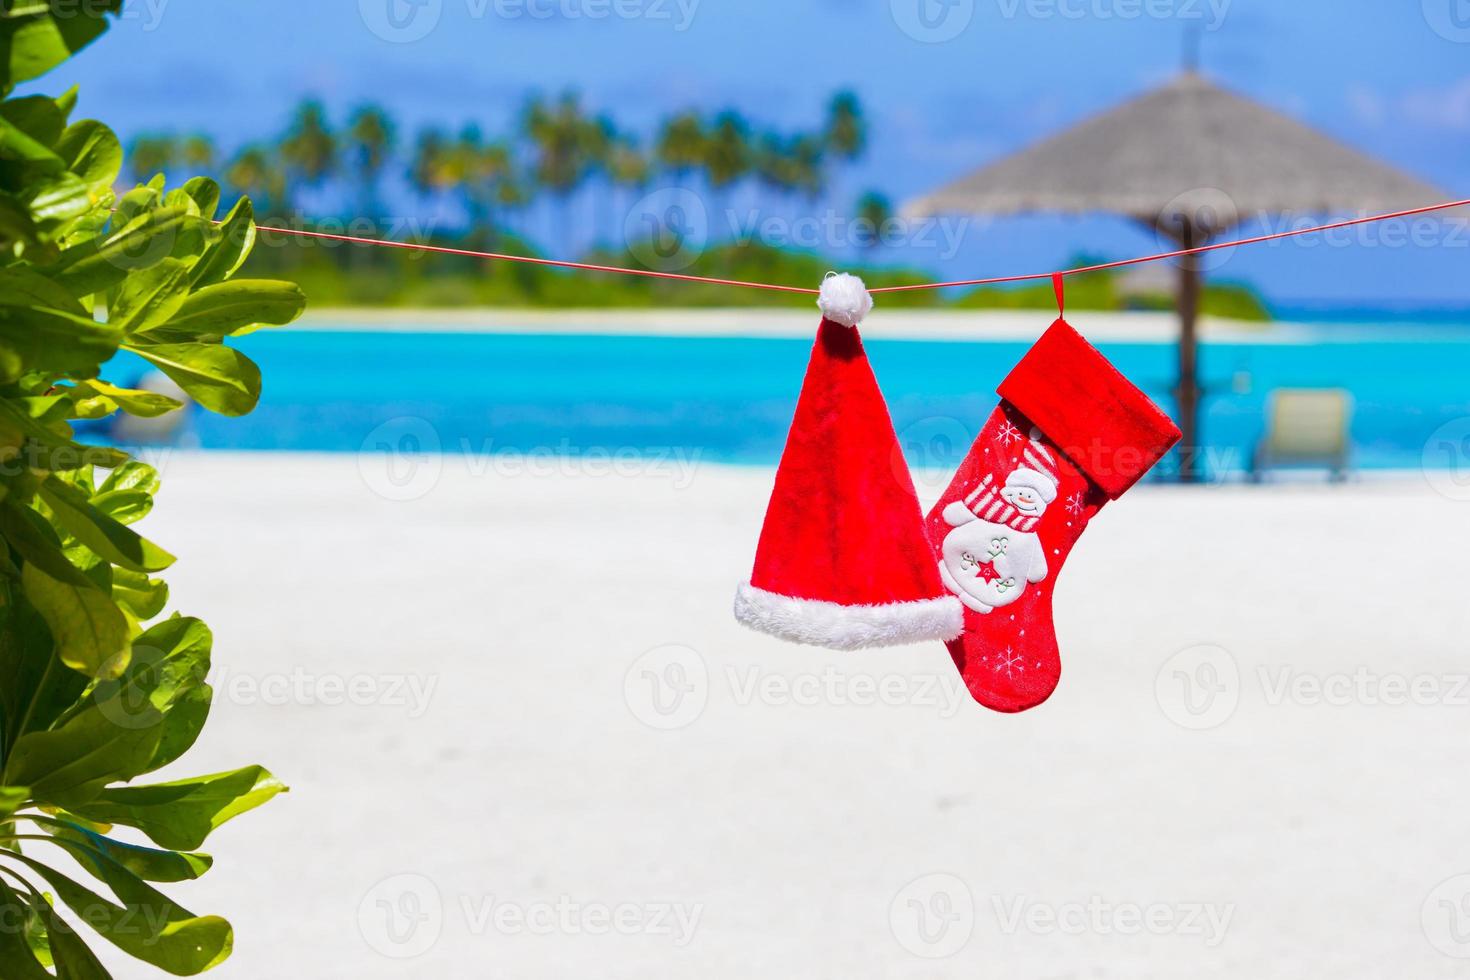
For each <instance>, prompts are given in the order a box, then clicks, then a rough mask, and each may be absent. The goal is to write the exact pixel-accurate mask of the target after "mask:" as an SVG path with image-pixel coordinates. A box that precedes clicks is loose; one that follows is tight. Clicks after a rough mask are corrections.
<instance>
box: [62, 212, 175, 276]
mask: <svg viewBox="0 0 1470 980" xmlns="http://www.w3.org/2000/svg"><path fill="white" fill-rule="evenodd" d="M121 215H122V212H121V208H119V217H121ZM202 220H203V219H201V218H198V217H195V216H191V215H190V214H189V213H188V211H187V210H186V209H184V208H154V209H152V210H149V211H146V212H145V213H143V214H140V215H138V216H137V217H136V218H134V219H133V220H132V221H129V222H127V223H126V224H125V225H123V227H122V228H120V229H117V230H115V231H113V232H111V233H110V234H108V235H105V236H99V237H97V238H93V239H90V240H88V241H85V242H81V243H79V244H77V245H73V246H71V247H70V248H68V249H66V250H65V251H63V252H62V253H61V255H60V256H58V257H57V259H56V261H55V262H53V263H51V264H50V265H49V266H47V267H45V268H43V269H41V270H40V271H41V272H42V273H43V274H45V275H48V276H50V277H51V278H52V279H54V280H55V281H56V282H57V283H58V284H59V285H60V286H61V287H62V288H64V289H66V290H67V291H68V292H70V293H71V294H72V295H73V296H86V295H88V294H89V293H97V292H101V291H102V290H104V289H109V288H111V287H112V286H115V285H116V284H118V283H120V282H122V281H123V280H124V279H126V278H127V277H128V275H129V274H130V273H132V272H136V271H138V270H139V269H147V268H150V267H152V266H154V265H157V264H158V263H159V262H162V261H163V260H164V259H166V258H168V257H169V254H170V253H171V252H172V251H173V247H174V244H175V242H176V240H177V239H178V236H179V235H180V234H181V233H182V232H183V230H184V229H185V228H187V227H189V226H190V225H191V224H194V225H197V224H198V223H199V222H200V221H202Z"/></svg>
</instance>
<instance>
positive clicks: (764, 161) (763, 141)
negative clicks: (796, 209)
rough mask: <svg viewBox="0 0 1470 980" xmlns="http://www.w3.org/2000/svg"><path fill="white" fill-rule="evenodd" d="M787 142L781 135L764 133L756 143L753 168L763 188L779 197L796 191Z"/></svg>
mask: <svg viewBox="0 0 1470 980" xmlns="http://www.w3.org/2000/svg"><path fill="white" fill-rule="evenodd" d="M790 152H791V151H790V149H789V148H788V146H787V140H786V139H785V138H784V137H783V136H781V134H780V133H772V132H767V133H762V134H761V136H760V139H759V140H757V141H756V144H755V150H754V153H753V156H752V162H751V168H752V170H753V171H754V173H755V178H756V180H757V181H759V182H760V185H761V187H762V188H764V189H765V190H766V191H767V192H769V193H771V194H775V195H776V196H777V197H785V196H786V195H787V194H789V193H791V191H792V190H793V189H795V186H796V184H795V181H794V179H793V177H792V168H791V161H790Z"/></svg>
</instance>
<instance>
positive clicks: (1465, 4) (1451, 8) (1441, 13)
mask: <svg viewBox="0 0 1470 980" xmlns="http://www.w3.org/2000/svg"><path fill="white" fill-rule="evenodd" d="M1424 19H1425V20H1426V21H1427V22H1428V23H1429V26H1430V28H1432V29H1433V31H1434V33H1436V34H1438V35H1439V36H1440V37H1442V38H1444V39H1445V40H1446V41H1454V42H1455V43H1457V44H1470V0H1424Z"/></svg>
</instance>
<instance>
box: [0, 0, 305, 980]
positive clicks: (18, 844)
mask: <svg viewBox="0 0 1470 980" xmlns="http://www.w3.org/2000/svg"><path fill="white" fill-rule="evenodd" d="M120 6H121V0H110V2H109V0H93V2H91V3H90V4H87V5H80V6H79V5H77V4H75V3H72V2H70V0H49V2H48V0H14V2H10V3H6V4H4V6H3V8H0V53H3V55H4V57H3V58H0V96H4V100H3V101H0V540H3V543H4V544H3V547H0V976H3V977H5V978H6V980H11V978H18V980H39V978H46V977H53V976H54V977H58V978H62V980H100V978H106V977H108V976H109V974H108V971H107V969H106V968H105V967H104V966H103V964H102V962H101V961H100V960H99V958H98V957H97V956H96V955H95V953H94V952H93V951H92V949H91V947H90V945H89V943H91V942H95V940H92V939H90V938H84V937H83V935H82V934H81V933H80V932H79V931H78V928H79V927H78V926H77V925H76V923H83V924H85V926H86V928H87V929H89V930H91V931H92V932H94V933H96V935H97V936H100V937H101V938H102V939H104V940H106V941H107V942H110V943H112V944H113V945H114V946H116V947H118V949H120V950H122V951H123V952H124V953H127V954H128V955H129V956H132V957H135V958H137V959H139V960H142V961H144V962H146V963H149V964H152V965H153V966H155V967H157V968H159V969H161V970H163V971H165V972H167V973H171V974H175V975H192V974H196V973H200V972H202V971H204V970H207V969H209V968H210V967H212V966H215V965H217V964H218V963H220V962H221V961H223V960H224V959H225V958H226V957H227V956H229V954H230V950H231V947H232V944H233V934H232V931H231V928H230V925H229V923H228V922H226V921H225V920H223V919H221V918H219V917H217V916H209V915H196V914H195V913H193V912H191V911H189V910H187V909H186V908H185V907H184V906H183V905H180V904H178V903H177V902H175V901H174V899H173V898H171V897H168V896H166V895H165V894H164V893H163V892H162V891H161V890H159V888H158V887H156V886H158V885H174V884H181V883H184V882H187V881H189V880H192V879H195V878H198V877H199V876H200V875H203V874H204V873H205V872H207V871H208V870H209V869H210V866H211V863H212V862H211V859H210V858H209V857H208V856H207V855H205V854H201V853H198V851H197V848H199V847H200V846H201V845H202V844H203V843H204V841H205V839H206V838H207V837H208V836H209V834H210V832H211V831H213V830H214V829H215V828H216V827H218V826H219V825H220V824H222V823H223V822H225V821H226V820H229V819H231V818H232V817H234V816H237V815H238V814H240V813H243V812H245V811H247V810H250V809H252V808H254V807H257V806H259V805H260V804H262V803H264V802H266V801H267V800H269V799H270V798H271V797H273V796H275V795H276V794H277V793H279V792H281V791H282V790H283V789H284V787H283V786H282V785H281V783H280V782H279V781H277V780H276V779H275V778H274V777H273V776H272V775H271V774H270V773H268V772H266V771H265V770H264V769H261V768H259V767H258V766H249V767H246V768H243V769H239V770H236V771H233V772H227V773H217V774H213V775H206V776H198V777H194V778H187V779H170V780H167V781H162V782H150V781H148V780H147V779H146V778H145V777H148V776H149V774H151V773H155V772H157V771H158V770H160V769H162V768H163V767H165V766H168V765H170V764H171V763H173V762H175V761H177V760H178V759H179V758H180V757H181V756H183V755H184V754H185V753H186V752H188V750H189V749H190V747H191V746H192V745H193V744H194V742H195V740H196V739H197V738H198V737H199V734H200V731H201V729H202V728H203V726H204V723H205V720H206V718H207V717H208V715H209V707H210V699H211V690H210V687H209V684H208V683H207V681H206V678H207V675H208V673H209V666H210V650H211V645H212V636H211V634H210V631H209V628H208V627H207V626H205V625H204V623H202V622H200V621H199V620H197V619H194V618H192V617H187V616H182V615H179V614H178V613H173V614H171V615H167V616H165V615H164V614H165V610H166V609H167V608H168V586H167V584H166V583H165V582H164V581H163V579H161V578H160V577H159V574H160V573H161V572H163V571H164V570H166V569H167V568H168V567H169V566H170V565H172V564H173V562H174V556H173V555H172V554H170V553H169V552H168V551H167V550H165V549H164V548H163V547H161V546H159V545H157V544H155V543H153V542H152V541H150V540H148V539H147V538H144V537H142V536H141V535H139V534H138V533H137V531H135V530H134V528H133V525H135V524H136V523H137V522H138V521H140V520H142V519H143V518H144V517H146V516H147V515H148V513H149V511H150V510H151V509H152V507H153V498H154V493H155V492H156V491H157V489H158V486H159V476H158V473H157V472H155V470H154V469H153V468H152V467H150V466H148V465H145V464H144V463H142V462H140V461H138V460H135V459H132V458H131V457H130V456H129V455H128V454H127V453H125V452H123V451H121V450H119V449H116V448H112V447H109V446H96V445H88V444H85V443H82V442H79V441H77V438H76V433H75V431H74V423H77V422H78V421H82V420H95V419H102V418H106V417H109V416H113V415H116V414H118V413H126V414H129V415H134V416H140V417H144V418H152V417H157V416H160V415H163V414H166V413H168V412H172V411H178V410H180V408H181V407H182V406H181V405H180V403H179V402H178V401H176V400H174V399H173V398H170V397H168V396H165V395H162V394H158V393H155V392H152V391H143V390H133V389H129V388H125V387H120V386H118V385H115V384H113V383H111V382H108V381H107V380H105V379H104V378H103V377H102V375H103V372H104V369H105V368H106V367H107V366H109V365H110V364H111V363H112V362H113V359H114V358H115V357H117V356H118V355H119V354H120V353H124V352H125V353H126V354H129V355H131V356H134V357H137V358H141V359H142V360H143V361H146V362H148V363H150V364H152V365H153V366H154V367H156V368H157V369H158V370H160V371H162V372H163V373H164V374H166V375H168V376H169V377H170V378H172V379H173V380H174V381H175V382H176V383H177V384H178V385H179V387H181V388H182V389H183V390H184V391H185V392H188V393H189V394H190V395H191V396H192V397H193V398H194V399H195V400H197V401H198V402H199V403H200V404H201V405H202V406H203V407H204V408H206V409H209V410H211V411H215V412H219V413H222V414H225V415H241V414H244V413H245V412H248V411H250V410H251V409H252V408H254V406H255V403H256V400H257V399H258V398H259V395H260V372H259V370H258V369H257V368H256V366H255V365H254V364H253V363H252V362H251V361H250V360H249V359H248V358H247V357H245V356H244V355H243V354H241V353H239V352H238V351H236V350H234V349H233V348H231V347H229V346H228V345H227V344H226V342H225V341H226V338H229V337H233V336H238V335H240V334H242V333H245V332H248V331H251V330H254V329H256V328H258V327H261V326H267V325H279V324H284V323H288V322H290V321H291V320H293V319H295V318H296V317H297V316H298V315H299V314H300V313H301V311H302V309H303V307H304V301H303V299H302V295H301V293H300V291H299V289H298V287H297V286H295V285H294V284H291V283H286V282H272V281H260V280H250V279H245V278H242V277H240V276H239V275H237V273H238V272H239V271H240V268H241V266H242V264H243V263H244V262H245V260H246V258H247V257H248V256H249V254H250V251H251V248H252V246H253V245H254V243H255V237H256V230H255V223H254V220H253V213H252V208H251V203H250V201H249V199H247V198H242V199H240V200H239V201H237V202H236V203H235V204H234V205H233V206H232V207H231V208H229V210H228V211H227V212H225V213H224V214H223V215H222V216H221V217H219V218H218V219H216V215H217V214H218V213H219V210H220V203H221V190H220V187H219V185H218V184H216V183H215V182H214V181H213V180H210V179H207V178H196V179H193V180H190V181H188V182H186V183H184V184H183V185H182V186H179V187H176V188H172V189H170V188H168V187H166V186H165V184H164V180H163V178H162V177H161V176H160V177H157V178H154V179H151V180H149V181H148V182H147V183H146V184H144V185H142V186H138V187H136V188H134V189H132V190H129V191H127V192H126V193H123V194H121V195H120V196H119V195H118V194H117V192H116V191H115V190H114V183H115V181H116V180H117V178H118V175H119V173H120V171H121V170H122V167H123V151H122V146H121V145H120V143H119V142H118V139H117V137H116V136H115V135H114V134H113V132H112V131H111V130H110V129H108V128H107V127H106V126H104V125H103V124H102V123H100V122H97V121H95V120H90V119H82V120H77V121H73V120H72V115H73V112H74V110H75V108H76V104H77V94H76V92H75V90H73V91H71V92H68V93H66V94H65V95H63V96H61V97H59V98H51V97H46V96H40V95H27V96H24V97H16V96H14V95H13V91H14V88H15V86H16V85H17V84H19V83H21V82H24V81H27V80H30V79H32V78H36V77H38V76H39V75H41V74H43V73H45V72H46V71H48V70H49V69H51V68H53V67H55V66H56V65H58V64H60V63H62V62H63V61H64V60H65V59H66V58H67V57H68V56H70V54H72V53H73V52H75V51H77V50H79V49H80V48H81V47H83V46H84V45H86V44H87V43H89V42H90V41H92V40H93V39H95V38H96V37H98V36H99V35H100V34H101V33H102V32H103V31H104V30H105V28H106V26H107V16H108V15H109V14H116V13H117V12H118V9H119V8H120ZM174 152H175V149H174V148H173V147H171V146H170V147H166V148H164V149H163V150H161V151H159V153H160V154H161V155H155V156H153V157H150V158H148V159H149V162H150V163H151V164H152V165H159V164H162V163H165V162H167V163H173V162H180V163H189V164H197V165H204V164H205V163H206V162H207V161H208V160H209V158H210V157H212V151H211V150H209V148H208V147H207V145H206V144H203V143H198V142H195V143H192V144H190V143H185V144H182V145H181V146H179V147H178V148H177V152H178V154H179V155H178V156H177V157H174V156H172V154H173V153H174ZM303 159H307V157H305V156H303ZM58 858H60V859H61V861H60V863H58ZM79 879H80V880H79Z"/></svg>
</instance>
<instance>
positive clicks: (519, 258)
mask: <svg viewBox="0 0 1470 980" xmlns="http://www.w3.org/2000/svg"><path fill="white" fill-rule="evenodd" d="M256 228H257V230H259V231H269V232H275V233H276V234H278V235H295V236H296V237H298V238H318V239H325V240H327V241H332V242H348V243H350V244H352V245H376V246H378V247H380V248H406V249H412V250H413V251H416V252H433V253H435V254H436V255H463V256H468V257H469V258H472V259H495V260H498V261H501V262H523V263H525V264H527V265H549V266H555V267H556V268H558V269H581V270H583V271H585V272H615V273H618V274H619V275H624V276H644V277H646V278H649V279H676V280H678V281H680V282H704V283H709V284H711V285H714V286H743V287H745V288H747V289H773V290H776V291H778V292H783V293H809V294H810V295H812V296H815V295H817V293H818V292H819V290H816V289H808V288H806V287H805V286H781V285H777V284H775V283H768V282H746V281H745V280H743V279H714V278H711V277H709V276H686V275H682V274H680V273H677V272H655V271H654V270H652V269H628V268H624V267H623V266H617V265H593V264H591V263H588V262H568V261H566V260H565V259H542V258H537V257H536V256H534V255H509V254H507V253H504V252H477V251H475V250H473V249H468V248H448V247H446V246H443V245H415V244H414V243H412V242H396V241H393V240H391V239H387V238H359V237H358V236H356V235H331V234H328V233H326V232H324V231H302V230H300V229H298V228H276V227H273V226H271V225H257V226H256Z"/></svg>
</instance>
